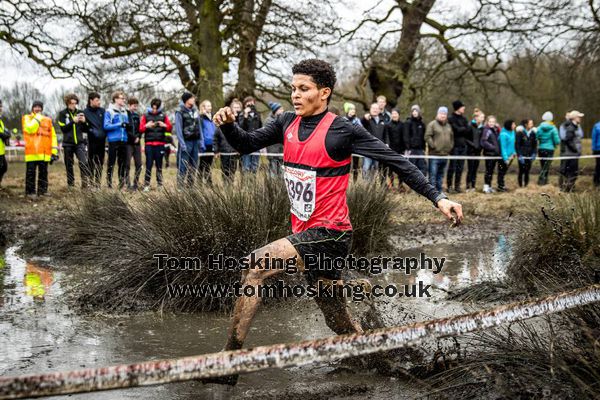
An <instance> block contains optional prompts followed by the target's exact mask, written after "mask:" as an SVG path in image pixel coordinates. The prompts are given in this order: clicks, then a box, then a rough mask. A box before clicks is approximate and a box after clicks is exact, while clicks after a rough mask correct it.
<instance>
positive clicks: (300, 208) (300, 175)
mask: <svg viewBox="0 0 600 400" xmlns="http://www.w3.org/2000/svg"><path fill="white" fill-rule="evenodd" d="M284 177H285V185H286V187H287V192H288V196H289V198H290V204H291V211H292V214H294V215H295V216H296V217H298V219H299V220H300V221H308V219H309V218H310V216H311V215H312V213H313V211H314V210H315V193H316V185H317V172H316V171H308V170H305V169H299V168H292V167H287V166H286V167H285V173H284Z"/></svg>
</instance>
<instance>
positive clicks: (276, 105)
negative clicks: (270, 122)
mask: <svg viewBox="0 0 600 400" xmlns="http://www.w3.org/2000/svg"><path fill="white" fill-rule="evenodd" d="M280 108H281V104H280V103H277V102H275V101H270V102H269V109H270V110H271V115H277V114H276V113H277V110H279V109H280Z"/></svg>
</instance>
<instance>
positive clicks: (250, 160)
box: [242, 154, 260, 173]
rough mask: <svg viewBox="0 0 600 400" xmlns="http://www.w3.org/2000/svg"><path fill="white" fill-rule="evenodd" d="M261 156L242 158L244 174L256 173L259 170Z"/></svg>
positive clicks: (248, 155)
mask: <svg viewBox="0 0 600 400" xmlns="http://www.w3.org/2000/svg"><path fill="white" fill-rule="evenodd" d="M259 160H260V156H255V155H251V154H244V155H243V156H242V171H244V172H253V173H254V172H256V171H257V170H258V163H259Z"/></svg>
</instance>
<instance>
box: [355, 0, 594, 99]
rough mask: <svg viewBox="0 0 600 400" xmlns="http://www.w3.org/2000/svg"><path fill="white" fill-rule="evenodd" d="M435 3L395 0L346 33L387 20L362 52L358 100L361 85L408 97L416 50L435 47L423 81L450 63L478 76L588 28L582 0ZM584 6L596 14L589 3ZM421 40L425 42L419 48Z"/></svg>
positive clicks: (414, 89)
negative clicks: (463, 5)
mask: <svg viewBox="0 0 600 400" xmlns="http://www.w3.org/2000/svg"><path fill="white" fill-rule="evenodd" d="M438 3H439V2H436V1H435V0H414V1H407V0H396V2H395V4H393V5H392V6H391V7H390V8H389V9H387V10H385V12H384V13H383V15H382V16H381V17H368V18H364V19H363V20H362V21H361V22H360V24H359V25H358V26H357V27H355V28H354V29H352V30H350V31H349V32H347V33H346V35H345V36H346V38H348V39H355V38H357V37H359V35H360V32H362V30H363V29H367V28H369V27H373V26H374V25H381V24H386V23H387V24H391V27H390V28H389V29H387V30H386V31H384V32H382V33H381V35H380V37H379V38H378V39H377V40H376V41H375V44H374V45H373V46H370V47H369V48H368V49H367V51H365V52H363V54H362V57H361V61H362V65H363V70H364V73H363V76H362V79H359V82H360V83H361V86H362V87H359V88H358V90H357V92H358V94H359V95H358V96H356V98H355V100H357V101H359V102H361V103H363V104H366V103H367V102H368V101H370V100H371V99H369V98H367V94H366V93H367V92H366V91H365V88H366V86H367V85H368V86H369V87H370V89H371V91H372V93H373V95H376V94H384V95H386V97H388V99H390V103H392V104H395V103H396V102H397V100H398V99H399V98H400V97H401V96H402V95H403V94H405V91H406V89H409V93H410V96H409V97H410V98H414V97H416V94H417V93H418V91H419V90H420V87H419V86H420V82H419V81H416V80H412V81H411V79H410V78H411V72H412V70H413V66H414V65H415V62H416V60H417V58H418V50H419V49H421V50H422V51H426V50H427V49H428V48H431V47H433V48H435V49H437V51H439V52H440V57H436V59H435V63H434V64H430V65H429V68H428V69H429V73H430V75H429V76H428V77H424V76H423V74H420V75H418V76H419V78H420V79H422V80H425V81H427V80H428V79H432V77H434V76H436V74H440V73H441V72H442V71H443V70H444V68H446V67H448V66H451V67H452V68H456V69H460V70H461V73H462V74H464V73H468V74H471V75H472V76H473V77H475V78H476V79H480V78H485V77H488V76H491V75H493V74H494V73H495V72H497V71H502V70H503V69H504V67H505V61H507V59H508V58H509V57H510V56H511V55H512V54H514V53H517V52H519V51H523V50H525V49H532V50H534V51H536V52H539V53H543V52H545V51H548V49H549V48H551V47H552V46H553V45H556V44H557V43H560V40H568V39H569V38H570V37H572V36H573V34H574V33H575V32H579V33H581V32H584V31H585V30H586V29H588V28H587V26H585V24H582V22H581V21H582V20H585V19H587V20H589V18H588V16H587V15H585V14H586V12H587V13H588V14H589V11H586V10H585V4H584V3H583V0H580V1H578V2H576V3H578V5H574V4H573V3H574V2H573V1H568V0H520V1H507V0H477V2H476V5H475V7H474V8H473V9H472V10H467V12H466V14H464V13H461V12H460V10H457V9H454V10H453V9H442V8H441V6H440V7H437V8H436V6H438ZM585 3H588V5H589V8H591V10H592V13H593V15H595V16H596V17H597V15H598V7H594V6H593V3H594V0H586V1H585ZM371 11H372V10H371ZM588 25H589V24H588ZM390 36H393V37H396V38H397V40H396V41H395V44H394V45H393V46H391V47H387V48H386V46H385V45H384V39H386V38H389V37H390ZM421 43H425V44H426V45H425V46H420V44H421Z"/></svg>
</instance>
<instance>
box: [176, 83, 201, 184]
mask: <svg viewBox="0 0 600 400" xmlns="http://www.w3.org/2000/svg"><path fill="white" fill-rule="evenodd" d="M175 134H176V135H177V144H178V146H177V186H178V187H179V188H181V187H182V186H183V184H184V181H185V182H187V185H188V187H191V186H192V185H193V184H194V178H195V175H196V170H197V169H198V153H200V151H204V150H205V148H204V136H203V135H202V121H200V114H199V113H198V109H197V108H196V97H194V95H193V94H191V93H189V92H185V93H184V94H183V95H181V102H180V103H179V109H178V110H177V111H176V112H175Z"/></svg>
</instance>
